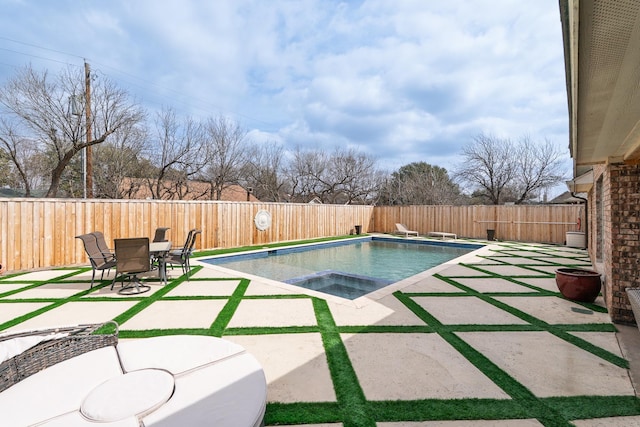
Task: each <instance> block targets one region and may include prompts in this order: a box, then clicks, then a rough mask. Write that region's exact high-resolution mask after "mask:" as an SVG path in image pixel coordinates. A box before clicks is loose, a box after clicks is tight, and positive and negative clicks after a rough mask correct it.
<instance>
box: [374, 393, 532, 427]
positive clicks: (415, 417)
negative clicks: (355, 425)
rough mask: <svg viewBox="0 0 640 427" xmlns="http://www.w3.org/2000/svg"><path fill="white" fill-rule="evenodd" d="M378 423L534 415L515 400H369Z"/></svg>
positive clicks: (516, 417) (491, 418)
mask: <svg viewBox="0 0 640 427" xmlns="http://www.w3.org/2000/svg"><path fill="white" fill-rule="evenodd" d="M367 410H368V411H369V413H370V414H371V416H372V417H374V418H375V419H376V420H377V421H378V422H402V421H404V422H406V421H415V422H419V421H445V420H451V421H455V420H509V419H523V418H530V417H531V414H530V412H529V411H528V410H527V408H525V407H523V406H522V405H521V404H520V403H518V402H517V401H514V400H511V399H424V400H404V401H383V402H369V403H368V409H367Z"/></svg>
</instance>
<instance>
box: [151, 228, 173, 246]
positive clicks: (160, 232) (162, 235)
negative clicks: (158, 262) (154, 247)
mask: <svg viewBox="0 0 640 427" xmlns="http://www.w3.org/2000/svg"><path fill="white" fill-rule="evenodd" d="M167 230H171V228H170V227H158V228H156V232H155V234H154V236H153V241H154V242H166V241H167Z"/></svg>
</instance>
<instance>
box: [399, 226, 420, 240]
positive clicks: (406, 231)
mask: <svg viewBox="0 0 640 427" xmlns="http://www.w3.org/2000/svg"><path fill="white" fill-rule="evenodd" d="M395 234H404V237H409V235H410V234H415V235H416V237H418V236H419V235H420V234H419V233H418V232H417V231H413V230H409V229H408V228H407V226H406V225H404V224H400V223H396V231H395Z"/></svg>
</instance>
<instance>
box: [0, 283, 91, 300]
mask: <svg viewBox="0 0 640 427" xmlns="http://www.w3.org/2000/svg"><path fill="white" fill-rule="evenodd" d="M90 286H91V285H90V283H63V282H60V283H46V284H44V285H40V286H38V287H37V288H31V289H27V290H25V291H22V292H18V293H17V294H13V295H11V296H8V297H5V298H6V299H24V298H68V297H70V296H72V295H75V294H77V293H80V292H83V291H86V290H87V289H89V287H90ZM1 292H2V287H0V293H1Z"/></svg>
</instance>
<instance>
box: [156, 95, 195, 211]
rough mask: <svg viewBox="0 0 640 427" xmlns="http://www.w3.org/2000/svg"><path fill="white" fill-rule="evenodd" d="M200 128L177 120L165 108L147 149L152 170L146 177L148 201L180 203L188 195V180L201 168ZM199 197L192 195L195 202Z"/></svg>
mask: <svg viewBox="0 0 640 427" xmlns="http://www.w3.org/2000/svg"><path fill="white" fill-rule="evenodd" d="M203 141H204V133H203V128H202V125H201V124H200V123H198V122H196V121H195V120H193V118H190V117H187V118H184V119H179V118H178V117H177V115H176V113H175V111H174V110H173V109H171V108H165V109H163V110H162V111H161V112H159V113H158V114H157V116H156V120H155V138H153V139H152V141H151V144H150V145H149V146H148V147H147V149H148V157H149V159H150V162H151V165H152V166H153V170H150V171H149V172H148V173H147V174H146V177H145V179H146V181H147V186H148V188H149V191H150V192H151V197H152V198H154V199H184V198H185V197H186V195H187V194H190V193H191V191H190V188H189V182H190V179H191V178H192V177H194V176H196V175H198V174H199V173H200V172H201V170H202V167H203V165H204V162H203V160H204V159H203V158H202V148H203ZM200 197H202V194H200V193H196V194H192V195H191V198H193V199H197V198H200Z"/></svg>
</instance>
